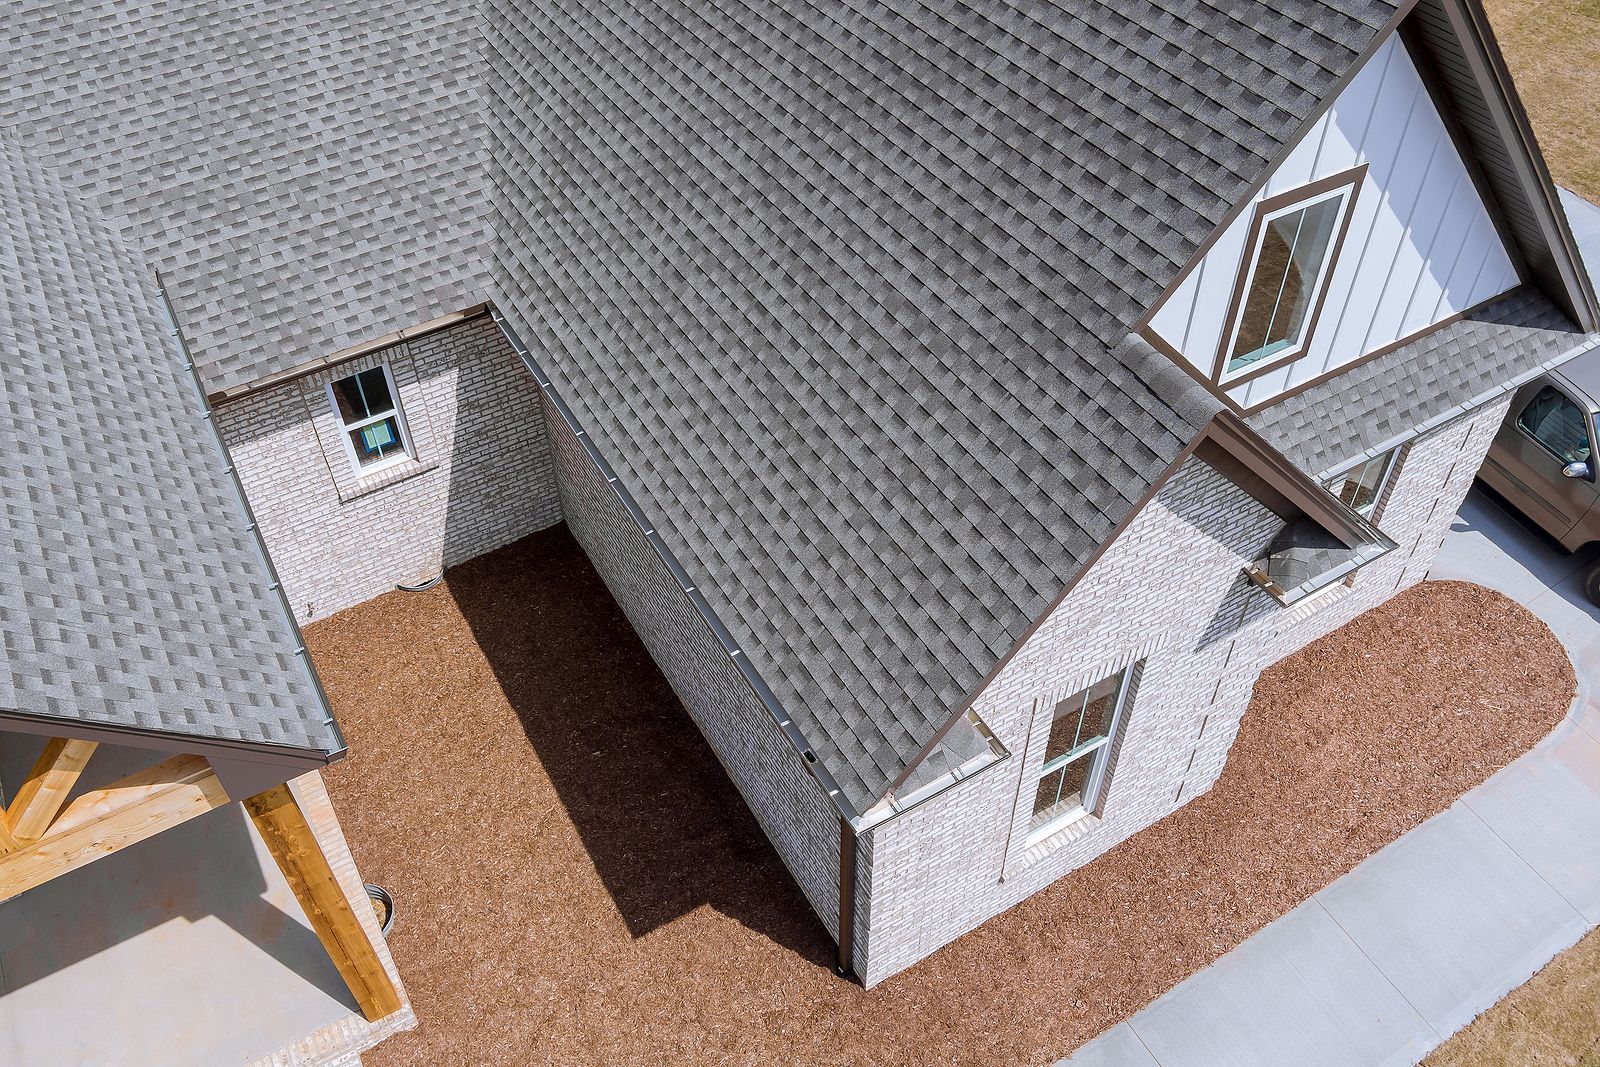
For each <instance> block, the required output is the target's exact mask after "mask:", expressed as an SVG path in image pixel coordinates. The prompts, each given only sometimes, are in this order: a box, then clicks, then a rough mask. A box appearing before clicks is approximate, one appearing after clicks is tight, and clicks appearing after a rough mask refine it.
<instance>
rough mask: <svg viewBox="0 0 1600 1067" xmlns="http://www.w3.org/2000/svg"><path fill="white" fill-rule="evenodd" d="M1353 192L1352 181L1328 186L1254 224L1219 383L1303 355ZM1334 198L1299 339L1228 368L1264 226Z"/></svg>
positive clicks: (1263, 240) (1263, 238) (1258, 260)
mask: <svg viewBox="0 0 1600 1067" xmlns="http://www.w3.org/2000/svg"><path fill="white" fill-rule="evenodd" d="M1355 192H1356V183H1355V182H1351V183H1349V184H1347V185H1341V186H1339V187H1338V188H1337V189H1330V190H1328V191H1327V192H1324V193H1319V194H1317V195H1315V196H1308V197H1306V198H1305V199H1304V200H1297V201H1295V202H1294V203H1292V204H1286V205H1285V206H1283V207H1281V208H1278V209H1277V210H1276V211H1270V212H1267V213H1266V214H1264V215H1262V216H1261V218H1260V220H1259V221H1258V222H1257V223H1256V238H1255V243H1254V244H1252V245H1251V246H1250V248H1249V250H1248V251H1249V257H1250V258H1249V259H1248V260H1246V262H1248V263H1249V264H1250V272H1249V273H1248V274H1247V275H1245V279H1244V284H1243V285H1242V286H1241V287H1240V288H1239V307H1238V309H1237V310H1236V311H1235V312H1234V315H1233V321H1232V322H1231V323H1229V325H1228V343H1227V344H1226V345H1225V346H1224V347H1223V349H1222V351H1223V360H1222V375H1221V377H1220V378H1219V379H1218V384H1219V385H1226V384H1228V383H1229V382H1232V381H1235V380H1237V379H1239V378H1243V377H1246V376H1249V375H1253V374H1255V373H1257V372H1259V371H1261V370H1263V369H1264V368H1266V367H1269V366H1278V365H1281V364H1284V363H1288V362H1291V361H1293V360H1295V359H1298V358H1299V357H1300V356H1302V355H1304V354H1305V350H1306V347H1307V346H1308V345H1309V344H1310V343H1311V334H1312V327H1313V326H1315V325H1316V320H1317V317H1318V316H1317V309H1318V304H1319V303H1320V302H1321V300H1322V295H1323V291H1324V290H1325V289H1326V288H1327V287H1328V279H1329V276H1330V275H1332V273H1333V266H1334V264H1335V263H1337V262H1338V260H1339V251H1340V249H1339V246H1340V244H1341V242H1342V240H1343V236H1342V235H1343V234H1344V228H1345V222H1346V220H1347V219H1348V218H1349V215H1350V207H1351V203H1352V202H1353V201H1354V199H1355ZM1334 199H1337V200H1339V202H1340V203H1339V212H1338V214H1337V215H1335V216H1334V220H1333V236H1332V238H1331V239H1330V240H1329V242H1328V251H1327V253H1326V254H1325V255H1324V256H1323V257H1322V264H1321V266H1320V267H1319V268H1318V271H1317V281H1316V284H1315V285H1313V286H1312V287H1311V296H1310V298H1309V299H1308V300H1307V302H1306V307H1307V308H1308V309H1309V310H1308V312H1307V316H1306V321H1305V323H1304V325H1303V326H1302V328H1301V331H1300V337H1299V339H1298V340H1296V341H1295V343H1294V344H1292V345H1290V346H1289V347H1288V348H1285V349H1283V350H1281V351H1278V352H1274V353H1272V355H1270V356H1264V357H1262V358H1261V359H1256V360H1251V361H1250V362H1249V363H1245V364H1241V365H1240V366H1238V367H1230V366H1229V364H1231V363H1232V362H1233V359H1234V356H1233V352H1234V349H1235V348H1236V347H1238V344H1239V331H1241V330H1243V329H1244V318H1245V310H1246V308H1247V307H1248V306H1249V303H1250V291H1251V289H1252V288H1253V287H1254V286H1255V282H1256V269H1257V268H1258V267H1260V266H1261V249H1262V246H1263V245H1265V244H1266V240H1267V228H1268V227H1269V226H1271V225H1272V223H1273V221H1274V220H1276V219H1281V218H1283V216H1285V215H1292V214H1294V213H1295V212H1297V211H1307V210H1309V209H1310V208H1313V207H1315V206H1316V205H1318V204H1321V203H1323V202H1324V201H1327V200H1334ZM1280 298H1281V293H1280Z"/></svg>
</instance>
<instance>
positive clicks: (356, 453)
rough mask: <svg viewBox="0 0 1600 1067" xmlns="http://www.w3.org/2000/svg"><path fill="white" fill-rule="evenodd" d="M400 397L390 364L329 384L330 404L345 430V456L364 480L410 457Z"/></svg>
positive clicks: (380, 365) (408, 440) (409, 444)
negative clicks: (375, 472) (398, 397)
mask: <svg viewBox="0 0 1600 1067" xmlns="http://www.w3.org/2000/svg"><path fill="white" fill-rule="evenodd" d="M397 395H398V394H397V392H396V390H395V387H394V377H393V376H392V375H391V374H390V373H389V366H388V364H379V365H378V366H376V367H371V368H369V369H367V370H364V371H361V372H359V373H357V374H351V375H349V376H348V377H344V378H339V379H337V380H335V381H332V382H329V383H328V400H329V402H330V403H331V404H332V405H333V411H334V414H335V415H337V416H338V417H339V422H340V424H341V426H342V428H343V434H344V446H345V455H346V456H347V457H348V458H349V460H350V465H351V466H352V467H354V468H355V472H356V474H358V475H360V476H362V477H366V476H367V475H369V474H372V473H373V472H374V471H378V470H381V469H383V468H385V467H389V466H392V465H393V464H395V463H399V462H401V461H403V460H405V459H406V458H408V457H409V456H410V455H411V439H410V436H409V434H408V433H407V430H406V420H405V415H404V414H402V413H401V411H400V404H399V402H398V401H397V400H396V396H397Z"/></svg>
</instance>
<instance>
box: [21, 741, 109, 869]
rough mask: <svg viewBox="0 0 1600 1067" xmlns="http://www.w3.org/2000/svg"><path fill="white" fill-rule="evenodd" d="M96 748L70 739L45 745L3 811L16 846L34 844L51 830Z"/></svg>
mask: <svg viewBox="0 0 1600 1067" xmlns="http://www.w3.org/2000/svg"><path fill="white" fill-rule="evenodd" d="M95 747H96V743H95V742H93V741H81V740H79V739H77V738H72V737H53V738H51V739H50V740H49V741H48V742H47V743H46V744H45V746H44V751H43V752H41V753H39V758H38V759H37V760H35V761H34V763H33V769H32V770H30V771H29V772H28V776H27V777H26V778H24V779H23V780H22V785H20V786H18V787H17V793H16V796H14V797H12V798H11V804H10V806H9V807H8V808H6V821H7V822H8V823H9V824H10V827H11V836H12V837H13V838H15V840H16V843H17V844H18V845H27V844H31V843H33V842H34V841H37V840H39V839H40V838H41V837H43V836H44V835H45V831H47V830H49V829H50V824H51V823H52V822H53V821H55V817H56V814H57V813H58V812H60V811H61V807H62V805H64V804H65V803H66V802H67V797H68V796H69V795H70V794H71V793H72V787H73V786H75V785H77V784H78V776H79V775H80V774H82V773H83V768H84V766H85V765H86V764H88V762H89V757H90V756H92V755H94V750H95Z"/></svg>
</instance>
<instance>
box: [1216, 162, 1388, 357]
mask: <svg viewBox="0 0 1600 1067" xmlns="http://www.w3.org/2000/svg"><path fill="white" fill-rule="evenodd" d="M1358 181H1359V175H1352V176H1341V177H1340V178H1336V179H1331V180H1330V181H1329V182H1319V183H1317V184H1316V185H1313V186H1310V187H1308V188H1307V189H1305V190H1302V191H1299V192H1296V193H1290V194H1287V195H1286V196H1284V197H1277V198H1274V199H1273V200H1269V201H1266V202H1265V203H1263V204H1262V205H1261V207H1260V208H1259V209H1258V214H1257V216H1256V220H1255V224H1254V226H1252V227H1251V231H1250V233H1251V235H1250V238H1249V241H1248V244H1247V247H1246V256H1245V260H1244V264H1243V266H1242V268H1241V271H1240V276H1239V280H1238V283H1237V288H1236V291H1235V295H1234V299H1233V306H1232V313H1231V320H1230V322H1229V327H1228V331H1227V333H1226V334H1225V335H1224V344H1223V351H1222V353H1221V354H1220V357H1219V362H1220V364H1221V366H1219V368H1218V370H1219V372H1220V378H1221V380H1222V381H1224V382H1226V381H1228V380H1230V379H1232V378H1238V377H1243V376H1244V375H1246V374H1247V373H1249V372H1250V371H1251V370H1253V369H1255V368H1257V367H1263V368H1264V367H1265V366H1267V365H1269V364H1270V365H1274V366H1275V365H1277V364H1279V363H1281V362H1284V361H1285V360H1288V359H1292V358H1294V357H1295V356H1298V355H1300V354H1301V353H1302V352H1304V350H1305V347H1306V345H1307V344H1308V343H1309V341H1310V338H1311V331H1312V329H1313V328H1314V327H1315V325H1316V319H1317V312H1318V311H1319V310H1320V308H1321V305H1322V298H1323V296H1324V295H1325V293H1326V291H1327V286H1328V276H1329V275H1330V274H1332V273H1333V264H1334V262H1335V260H1336V259H1337V258H1338V252H1339V245H1340V242H1341V241H1342V240H1343V237H1344V231H1345V223H1346V221H1347V220H1348V218H1349V216H1350V207H1351V204H1352V203H1353V201H1354V200H1355V193H1356V186H1357V183H1358Z"/></svg>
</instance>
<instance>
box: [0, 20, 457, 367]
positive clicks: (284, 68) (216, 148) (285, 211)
mask: <svg viewBox="0 0 1600 1067" xmlns="http://www.w3.org/2000/svg"><path fill="white" fill-rule="evenodd" d="M476 9H477V3H476V2H475V0H394V2H387V3H374V2H371V0H271V2H266V3H249V4H238V3H231V2H227V3H225V2H222V0H199V2H196V0H93V2H86V3H63V2H61V0H8V2H7V3H6V5H5V17H4V20H3V24H4V29H5V32H4V33H0V70H4V71H5V79H4V82H5V91H4V92H3V93H0V134H4V135H6V136H7V137H8V139H9V140H10V141H11V142H12V143H13V144H15V145H17V146H19V147H21V148H24V149H26V150H27V151H28V152H29V155H30V156H31V157H32V158H33V159H35V160H36V161H38V162H39V163H41V164H45V165H47V166H52V167H56V168H58V169H59V171H60V173H61V174H63V175H65V176H68V177H70V179H71V180H72V182H73V183H74V184H75V185H76V186H77V187H78V188H80V189H82V190H83V191H84V192H85V193H86V194H88V195H89V196H90V197H91V198H92V199H93V200H94V201H95V202H96V203H97V205H98V206H99V208H100V211H101V213H102V214H103V215H104V216H105V217H107V218H108V219H109V218H115V219H120V220H123V221H124V222H125V224H126V234H127V236H128V237H129V238H131V239H132V241H133V243H134V245H135V247H137V248H139V250H140V251H141V252H142V253H143V254H144V255H145V258H146V259H147V260H148V261H150V262H151V263H152V264H153V265H154V266H156V267H158V268H160V270H161V271H162V274H163V276H164V277H165V279H166V282H167V286H168V289H169V291H170V292H171V294H172V296H173V299H174V303H175V304H176V305H177V308H178V314H179V318H180V320H181V321H182V322H183V324H184V329H185V332H186V334H187V335H188V337H189V341H190V344H191V346H192V347H193V350H194V352H195V357H196V360H197V362H198V363H199V365H200V367H201V371H202V374H203V376H204V378H205V380H206V386H207V388H208V390H210V391H216V390H219V389H222V388H225V387H229V386H235V385H239V384H242V383H244V382H246V381H249V380H251V379H253V378H256V377H259V376H261V375H264V374H267V373H270V372H272V371H276V370H282V369H284V368H286V367H290V366H293V365H295V364H297V363H301V362H303V361H306V360H309V359H313V358H316V357H319V356H324V355H327V354H328V353H330V352H333V351H336V350H337V349H340V348H344V347H346V346H348V345H351V344H354V343H356V342H359V341H363V340H366V339H367V338H369V337H373V336H376V335H379V334H384V333H388V332H390V331H392V330H395V329H398V328H401V327H405V326H411V325H414V324H416V323H419V322H423V321H424V320H427V319H431V318H434V317H436V316H438V315H441V314H444V313H446V312H449V311H455V310H458V309H460V308H464V307H467V306H469V305H471V304H475V303H478V302H479V301H481V300H482V299H483V293H482V281H483V277H482V275H483V262H484V256H485V253H486V249H487V237H486V235H487V226H486V217H485V211H486V209H487V206H488V201H487V197H486V195H485V193H484V191H483V186H484V170H485V166H486V160H485V159H484V155H483V121H482V118H481V114H480V113H481V108H480V107H479V103H478V92H477V71H478V68H479V66H480V65H481V63H482V34H481V32H480V28H479V18H478V15H477V13H476Z"/></svg>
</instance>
